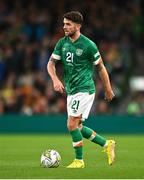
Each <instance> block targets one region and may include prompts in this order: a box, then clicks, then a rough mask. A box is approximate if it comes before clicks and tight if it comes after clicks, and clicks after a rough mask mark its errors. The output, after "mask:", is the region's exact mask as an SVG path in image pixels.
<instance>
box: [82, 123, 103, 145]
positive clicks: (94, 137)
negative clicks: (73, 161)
mask: <svg viewBox="0 0 144 180" xmlns="http://www.w3.org/2000/svg"><path fill="white" fill-rule="evenodd" d="M81 133H82V135H83V137H84V138H86V139H89V140H91V141H92V142H94V143H96V144H99V145H100V146H104V145H105V143H106V139H105V138H103V137H102V136H100V135H99V134H97V133H96V132H95V131H93V130H92V129H90V128H88V127H86V126H83V127H82V130H81Z"/></svg>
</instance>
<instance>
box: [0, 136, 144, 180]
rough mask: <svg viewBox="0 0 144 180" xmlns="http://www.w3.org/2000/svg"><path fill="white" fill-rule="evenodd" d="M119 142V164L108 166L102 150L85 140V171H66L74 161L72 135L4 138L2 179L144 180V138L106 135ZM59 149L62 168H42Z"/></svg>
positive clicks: (0, 161)
mask: <svg viewBox="0 0 144 180" xmlns="http://www.w3.org/2000/svg"><path fill="white" fill-rule="evenodd" d="M104 136H105V137H106V138H110V137H112V138H113V137H114V139H115V140H116V142H117V146H116V161H115V164H114V165H113V166H108V164H107V157H106V154H105V153H102V152H101V151H102V148H101V147H99V146H98V145H95V144H94V143H91V142H89V141H88V140H84V160H85V163H86V168H84V169H66V165H68V164H69V163H71V161H72V160H73V158H74V152H73V149H72V144H71V138H70V136H69V135H20V134H17V135H0V179H9V178H11V179H15V178H17V179H18V178H19V179H43V178H44V179H101V178H102V179H113V178H114V179H121V178H122V179H135V178H139V179H141V178H144V135H115V134H113V135H111V136H110V135H104ZM45 149H56V150H57V151H58V152H59V153H60V155H61V157H62V161H61V164H60V166H59V167H58V168H42V167H41V166H40V155H41V153H42V152H43V151H44V150H45Z"/></svg>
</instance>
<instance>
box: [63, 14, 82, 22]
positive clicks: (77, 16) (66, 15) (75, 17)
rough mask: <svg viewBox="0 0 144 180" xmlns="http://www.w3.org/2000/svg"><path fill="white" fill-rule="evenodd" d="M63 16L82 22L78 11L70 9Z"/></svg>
mask: <svg viewBox="0 0 144 180" xmlns="http://www.w3.org/2000/svg"><path fill="white" fill-rule="evenodd" d="M63 18H66V19H68V20H71V21H72V22H75V23H78V24H82V23H83V16H82V14H81V13H80V12H79V11H70V12H67V13H65V14H64V16H63Z"/></svg>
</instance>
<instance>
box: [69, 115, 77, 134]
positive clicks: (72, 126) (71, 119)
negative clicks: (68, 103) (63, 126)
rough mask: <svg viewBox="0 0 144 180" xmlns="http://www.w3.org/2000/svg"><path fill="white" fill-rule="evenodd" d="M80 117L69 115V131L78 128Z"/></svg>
mask: <svg viewBox="0 0 144 180" xmlns="http://www.w3.org/2000/svg"><path fill="white" fill-rule="evenodd" d="M79 121H80V118H79V117H69V118H68V121H67V128H68V130H69V131H73V130H75V129H76V128H78V124H79Z"/></svg>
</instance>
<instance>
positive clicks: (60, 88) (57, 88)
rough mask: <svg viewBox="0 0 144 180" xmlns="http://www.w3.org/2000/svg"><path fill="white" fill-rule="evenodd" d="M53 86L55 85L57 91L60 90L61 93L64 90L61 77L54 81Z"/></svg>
mask: <svg viewBox="0 0 144 180" xmlns="http://www.w3.org/2000/svg"><path fill="white" fill-rule="evenodd" d="M53 86H54V90H55V91H58V92H60V93H63V92H64V86H63V84H62V82H61V81H60V80H59V79H55V80H54V81H53Z"/></svg>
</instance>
